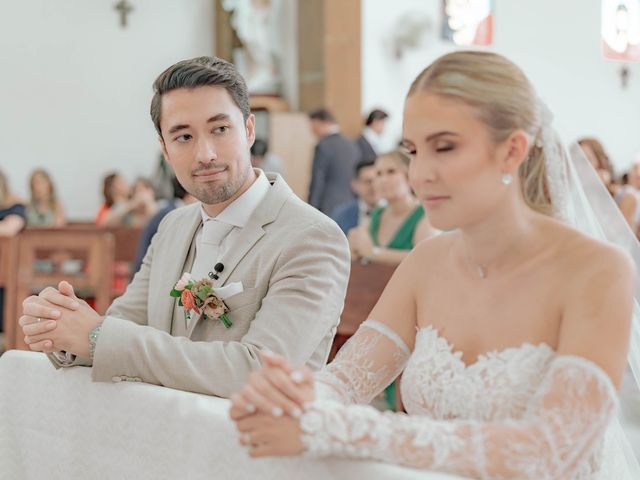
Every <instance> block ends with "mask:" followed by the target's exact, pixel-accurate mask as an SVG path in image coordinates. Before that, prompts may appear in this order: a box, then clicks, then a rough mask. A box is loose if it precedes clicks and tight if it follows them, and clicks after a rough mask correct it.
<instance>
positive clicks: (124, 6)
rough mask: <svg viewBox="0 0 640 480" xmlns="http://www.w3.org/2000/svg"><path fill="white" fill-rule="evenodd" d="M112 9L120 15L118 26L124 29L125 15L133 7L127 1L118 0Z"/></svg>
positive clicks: (125, 24) (125, 23)
mask: <svg viewBox="0 0 640 480" xmlns="http://www.w3.org/2000/svg"><path fill="white" fill-rule="evenodd" d="M113 8H114V10H117V11H118V13H119V14H120V26H121V27H122V28H125V27H126V26H127V15H129V14H130V13H131V12H132V11H133V7H132V6H131V4H129V2H127V0H120V1H119V2H118V3H116V4H115V5H114V6H113Z"/></svg>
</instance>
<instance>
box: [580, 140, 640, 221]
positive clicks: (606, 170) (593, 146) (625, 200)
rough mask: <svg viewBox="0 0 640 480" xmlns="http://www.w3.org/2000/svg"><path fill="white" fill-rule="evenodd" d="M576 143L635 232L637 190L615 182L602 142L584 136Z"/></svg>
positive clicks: (637, 214)
mask: <svg viewBox="0 0 640 480" xmlns="http://www.w3.org/2000/svg"><path fill="white" fill-rule="evenodd" d="M578 144H579V145H580V147H581V148H582V151H583V152H584V154H585V156H586V157H587V159H588V160H589V162H590V163H591V165H592V166H593V168H594V169H595V170H596V172H597V173H598V176H599V177H600V180H601V181H602V183H603V184H604V186H605V187H606V188H607V190H608V191H609V193H610V194H611V196H612V197H613V198H614V199H615V201H616V204H617V205H618V208H619V209H620V211H621V212H622V215H623V216H624V218H625V220H626V221H627V223H628V224H629V226H630V227H631V229H632V230H633V231H634V232H636V231H637V229H638V224H639V222H640V217H639V213H640V210H639V209H638V192H637V190H636V189H635V188H633V186H631V185H621V184H620V183H618V182H616V180H615V175H614V172H613V165H612V163H611V160H610V159H609V155H607V152H606V150H605V149H604V146H603V145H602V143H600V142H599V141H598V140H596V139H595V138H592V137H584V138H581V139H580V140H578Z"/></svg>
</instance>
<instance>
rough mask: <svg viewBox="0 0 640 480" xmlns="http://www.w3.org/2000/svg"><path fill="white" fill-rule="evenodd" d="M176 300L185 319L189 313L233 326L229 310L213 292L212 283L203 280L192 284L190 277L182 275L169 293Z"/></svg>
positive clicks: (188, 317)
mask: <svg viewBox="0 0 640 480" xmlns="http://www.w3.org/2000/svg"><path fill="white" fill-rule="evenodd" d="M170 295H171V296H172V297H175V298H178V299H179V300H178V304H179V305H180V306H181V307H184V312H185V317H186V318H187V319H188V320H190V319H191V312H192V311H193V312H195V313H196V314H197V315H200V314H203V315H204V316H205V318H207V319H209V320H220V321H221V322H222V324H223V325H224V326H225V327H226V328H229V327H231V325H232V324H233V323H232V322H231V319H230V318H229V315H228V312H229V309H228V308H227V305H226V304H225V303H224V301H223V300H222V299H221V298H220V297H219V296H218V295H216V293H215V292H214V291H213V282H212V281H211V280H209V279H208V278H203V279H202V280H199V281H197V282H194V281H193V279H192V278H191V275H190V274H188V273H184V274H183V275H182V277H180V280H178V282H177V283H176V285H175V287H173V289H172V290H171V292H170Z"/></svg>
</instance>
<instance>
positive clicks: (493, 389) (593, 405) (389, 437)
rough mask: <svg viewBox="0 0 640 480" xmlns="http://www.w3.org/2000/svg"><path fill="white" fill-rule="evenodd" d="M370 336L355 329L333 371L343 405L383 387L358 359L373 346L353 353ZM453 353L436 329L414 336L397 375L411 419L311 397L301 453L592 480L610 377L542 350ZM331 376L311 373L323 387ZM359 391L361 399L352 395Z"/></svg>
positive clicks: (607, 416) (609, 400)
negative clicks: (352, 362)
mask: <svg viewBox="0 0 640 480" xmlns="http://www.w3.org/2000/svg"><path fill="white" fill-rule="evenodd" d="M376 332H377V334H378V335H381V333H380V331H379V330H376ZM365 334H366V341H365ZM371 335H374V334H373V332H371V331H370V330H368V331H365V330H364V329H363V330H362V331H359V332H358V334H356V336H360V337H361V338H360V339H355V337H354V340H353V341H351V342H350V349H349V350H347V351H345V352H344V354H343V355H342V359H341V360H340V361H341V362H342V364H343V367H340V368H338V367H337V366H335V365H334V367H332V369H333V371H334V372H335V371H338V372H340V375H341V378H340V380H339V382H338V383H339V384H340V385H347V386H346V387H345V386H343V387H342V391H343V392H348V393H345V394H343V395H342V396H341V400H342V401H344V399H349V400H352V401H361V400H363V399H364V401H367V399H369V398H370V397H371V396H373V395H375V394H376V393H378V392H379V391H380V390H381V389H382V388H384V386H385V385H384V384H385V382H386V379H387V376H386V374H380V375H372V376H368V375H367V374H366V370H367V366H370V365H375V366H376V368H375V369H374V372H375V373H381V372H382V371H383V370H382V369H381V368H380V366H381V363H380V362H381V361H382V359H378V358H377V357H376V359H371V358H369V357H368V356H367V353H369V354H370V353H371V352H372V351H374V349H373V348H365V349H364V350H356V349H355V347H356V346H360V347H362V346H365V345H370V340H371V339H370V336H371ZM377 341H382V339H381V338H377ZM388 341H389V342H391V343H389V345H394V350H395V351H396V352H397V351H399V350H398V349H399V347H398V346H397V345H396V344H395V342H393V340H390V339H389V340H388ZM356 352H357V353H356ZM378 352H379V350H376V355H377V354H378ZM354 355H355V356H354ZM460 356H461V354H460V353H459V352H453V351H452V347H451V346H450V345H449V344H448V342H446V340H445V339H444V338H441V337H439V336H438V335H437V332H436V331H435V330H433V329H424V330H421V331H420V332H419V334H418V336H417V338H416V348H415V351H414V353H413V355H412V357H411V360H410V361H409V364H408V366H407V370H406V372H405V375H404V377H403V389H402V391H403V397H404V400H405V404H406V406H407V407H408V410H409V411H410V413H412V414H413V415H405V414H397V413H390V412H384V413H382V412H379V411H377V410H375V409H374V408H372V407H368V406H364V405H344V404H343V403H340V402H338V401H336V400H335V399H331V398H329V399H327V398H319V399H318V400H316V402H314V403H313V404H311V405H310V406H309V407H308V408H307V410H306V411H305V413H304V415H303V417H302V420H301V426H302V429H303V431H304V436H303V441H304V443H305V445H306V447H307V451H308V453H309V454H310V455H314V456H326V455H336V456H343V457H351V458H373V459H378V460H382V461H386V462H393V463H400V464H404V465H408V466H412V467H417V468H428V469H431V470H439V471H444V472H448V473H453V474H457V475H464V476H469V477H473V478H499V479H516V478H517V479H521V478H535V479H559V478H561V479H587V478H595V474H596V472H597V471H598V469H599V458H600V456H599V454H600V452H601V447H602V443H603V438H604V434H605V432H606V431H607V428H608V425H609V423H610V421H611V419H612V417H613V414H614V412H615V410H616V407H617V396H616V392H615V389H614V387H613V385H612V383H611V380H610V379H609V377H608V376H607V375H606V374H605V373H604V372H603V371H602V370H601V369H600V368H599V367H598V366H596V365H595V364H593V363H592V362H590V361H588V360H586V359H583V358H580V357H573V356H558V355H556V354H554V352H553V351H552V350H551V349H550V348H549V347H548V346H546V345H544V344H541V345H539V346H533V345H530V344H524V345H522V346H521V347H518V348H510V349H506V350H504V351H501V352H496V353H491V354H487V355H484V356H482V357H480V358H479V359H478V361H477V362H476V363H474V364H472V365H470V366H468V367H467V366H465V365H464V363H463V362H462V360H461V359H460ZM349 358H351V359H354V358H357V360H358V363H357V365H358V367H353V366H349V368H356V370H354V371H355V372H356V377H355V378H356V381H354V382H349V380H348V378H350V371H349V369H347V370H344V366H345V365H347V361H348V359H349ZM371 362H373V363H371ZM396 368H397V364H396V365H395V368H392V369H389V370H388V371H389V372H390V371H392V370H393V371H395V369H396ZM330 375H332V374H330V373H329V371H328V370H325V371H324V373H322V374H320V376H321V377H323V378H324V380H323V381H326V380H327V379H328V377H329V376H330ZM383 378H384V379H385V380H384V381H382V379H383ZM360 387H362V388H363V390H362V392H357V391H355V390H357V389H358V388H360ZM363 392H365V393H363Z"/></svg>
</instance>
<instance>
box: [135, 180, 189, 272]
mask: <svg viewBox="0 0 640 480" xmlns="http://www.w3.org/2000/svg"><path fill="white" fill-rule="evenodd" d="M171 183H172V185H173V198H172V199H171V200H169V202H168V203H167V205H166V206H165V207H164V208H161V209H160V210H159V211H158V212H157V213H156V214H155V215H154V216H153V217H151V220H149V222H148V223H147V226H146V227H145V228H144V230H143V231H142V235H141V236H140V243H139V244H138V253H137V254H136V261H135V264H134V266H133V270H132V272H133V273H134V274H135V273H137V272H138V270H140V266H141V265H142V260H143V259H144V256H145V255H146V253H147V250H148V249H149V245H151V239H152V238H153V236H154V235H155V234H156V232H157V231H158V227H159V226H160V222H161V221H162V219H163V218H164V217H165V216H166V215H167V213H169V212H170V211H172V210H175V209H176V208H180V207H183V206H185V205H190V204H192V203H194V202H196V201H197V199H196V198H195V197H194V196H193V195H191V194H190V193H189V192H187V191H186V190H185V189H184V187H183V186H182V185H180V182H179V181H178V179H177V178H176V177H175V176H174V177H173V179H172V181H171Z"/></svg>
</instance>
